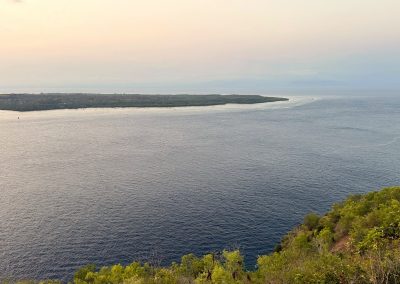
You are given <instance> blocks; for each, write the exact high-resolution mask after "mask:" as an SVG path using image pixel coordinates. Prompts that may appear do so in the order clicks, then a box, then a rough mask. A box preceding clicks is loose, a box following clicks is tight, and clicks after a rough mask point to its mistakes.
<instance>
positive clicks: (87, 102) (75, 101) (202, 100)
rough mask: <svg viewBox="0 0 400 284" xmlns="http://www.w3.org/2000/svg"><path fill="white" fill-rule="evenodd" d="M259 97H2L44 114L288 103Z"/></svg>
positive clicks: (8, 106)
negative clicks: (49, 111)
mask: <svg viewBox="0 0 400 284" xmlns="http://www.w3.org/2000/svg"><path fill="white" fill-rule="evenodd" d="M287 100H288V99H286V98H278V97H264V96H258V95H215V94H212V95H186V94H184V95H141V94H82V93H74V94H66V93H54V94H53V93H52V94H2V95H1V94H0V110H11V111H20V112H24V111H41V110H55V109H79V108H121V107H146V108H147V107H187V106H213V105H225V104H257V103H267V102H277V101H287Z"/></svg>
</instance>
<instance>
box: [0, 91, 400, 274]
mask: <svg viewBox="0 0 400 284" xmlns="http://www.w3.org/2000/svg"><path fill="white" fill-rule="evenodd" d="M18 116H19V117H20V119H19V120H18V119H17V118H18ZM0 159H1V160H0V279H1V278H6V277H7V278H18V279H21V278H60V279H64V280H66V279H70V278H71V276H72V274H73V271H74V270H75V269H76V268H78V267H80V266H82V265H85V264H87V263H96V264H98V265H107V264H113V263H118V262H120V263H123V264H127V263H129V262H131V261H133V260H151V261H154V260H160V261H162V263H164V264H168V263H170V262H171V261H177V260H179V257H180V256H181V255H183V254H186V253H190V252H194V253H196V254H199V255H200V254H204V253H207V252H211V251H219V250H222V249H224V248H232V247H234V248H237V247H238V248H240V249H242V250H243V252H244V253H245V256H246V264H247V266H248V267H250V268H251V267H253V266H254V264H255V260H256V256H257V255H259V254H264V253H268V252H270V251H271V250H272V249H273V247H274V245H275V244H276V243H277V242H279V240H280V238H281V237H282V236H283V235H284V234H285V233H286V232H287V231H288V230H290V229H291V228H292V227H293V226H295V225H296V224H298V223H299V222H301V221H302V218H303V216H304V215H305V214H306V213H308V212H310V211H315V212H319V213H323V212H325V211H326V210H327V209H328V208H329V207H330V206H331V204H332V203H333V202H336V201H340V200H342V199H343V198H344V197H345V196H347V195H348V194H351V193H362V192H367V191H371V190H376V189H379V188H381V187H384V186H390V185H400V175H399V174H400V98H362V97H358V98H357V97H346V98H339V97H336V98H317V99H312V98H300V99H296V100H294V103H293V102H289V103H280V104H273V105H258V106H243V107H241V106H227V107H205V108H186V109H166V110H157V109H155V110H150V109H147V110H137V109H136V110H135V109H117V110H68V111H49V112H38V113H24V114H18V113H12V112H0Z"/></svg>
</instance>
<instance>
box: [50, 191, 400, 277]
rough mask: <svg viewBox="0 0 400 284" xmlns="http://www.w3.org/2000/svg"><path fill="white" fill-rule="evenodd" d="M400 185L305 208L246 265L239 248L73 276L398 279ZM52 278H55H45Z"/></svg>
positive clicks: (90, 268)
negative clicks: (299, 219)
mask: <svg viewBox="0 0 400 284" xmlns="http://www.w3.org/2000/svg"><path fill="white" fill-rule="evenodd" d="M399 239H400V187H392V188H386V189H383V190H382V191H379V192H373V193H369V194H366V195H354V196H350V197H349V198H348V199H346V200H345V201H344V202H342V203H339V204H335V205H334V206H333V207H332V209H331V210H330V211H329V212H328V213H327V214H326V215H324V216H318V215H316V214H309V215H307V216H306V217H305V219H304V222H303V224H301V225H300V226H298V227H297V228H295V229H294V230H293V231H291V232H290V233H288V234H287V235H286V236H285V237H284V238H283V239H282V242H281V243H280V244H279V245H278V246H277V247H276V251H275V252H274V253H272V254H269V255H263V256H260V257H259V258H258V261H257V267H256V268H255V270H254V271H245V269H244V259H243V257H242V255H241V254H240V252H239V251H223V252H222V253H221V254H207V255H205V256H202V257H196V256H194V255H192V254H189V255H185V256H183V257H182V259H181V262H180V263H173V264H172V265H171V266H170V267H153V266H151V265H149V264H140V263H138V262H134V263H132V264H130V265H128V266H122V265H119V264H117V265H114V266H111V267H102V268H100V269H96V267H95V266H94V265H88V266H86V267H83V268H82V269H80V270H79V271H77V272H76V274H75V277H74V280H73V281H74V283H76V284H86V283H125V284H133V283H137V284H139V283H142V284H145V283H221V284H222V283H400V246H399V244H400V243H399ZM43 283H57V282H43Z"/></svg>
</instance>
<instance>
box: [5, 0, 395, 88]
mask: <svg viewBox="0 0 400 284" xmlns="http://www.w3.org/2000/svg"><path fill="white" fill-rule="evenodd" d="M249 2H250V1H244V0H203V1H194V0H170V1H161V0H147V1H138V0H118V1H111V0H97V1H94V0H87V1H79V0H58V1H54V0H53V1H52V0H22V1H12V0H0V38H1V45H0V92H68V91H74V92H145V93H172V92H266V91H274V90H303V89H304V90H307V89H323V90H335V89H387V90H399V89H400V28H399V27H400V17H398V15H399V12H400V2H399V1H398V0H382V1H375V0H347V1H341V2H338V1H320V0H304V1H295V0H279V1H278V0H269V1H265V0H253V1H251V3H249Z"/></svg>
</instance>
